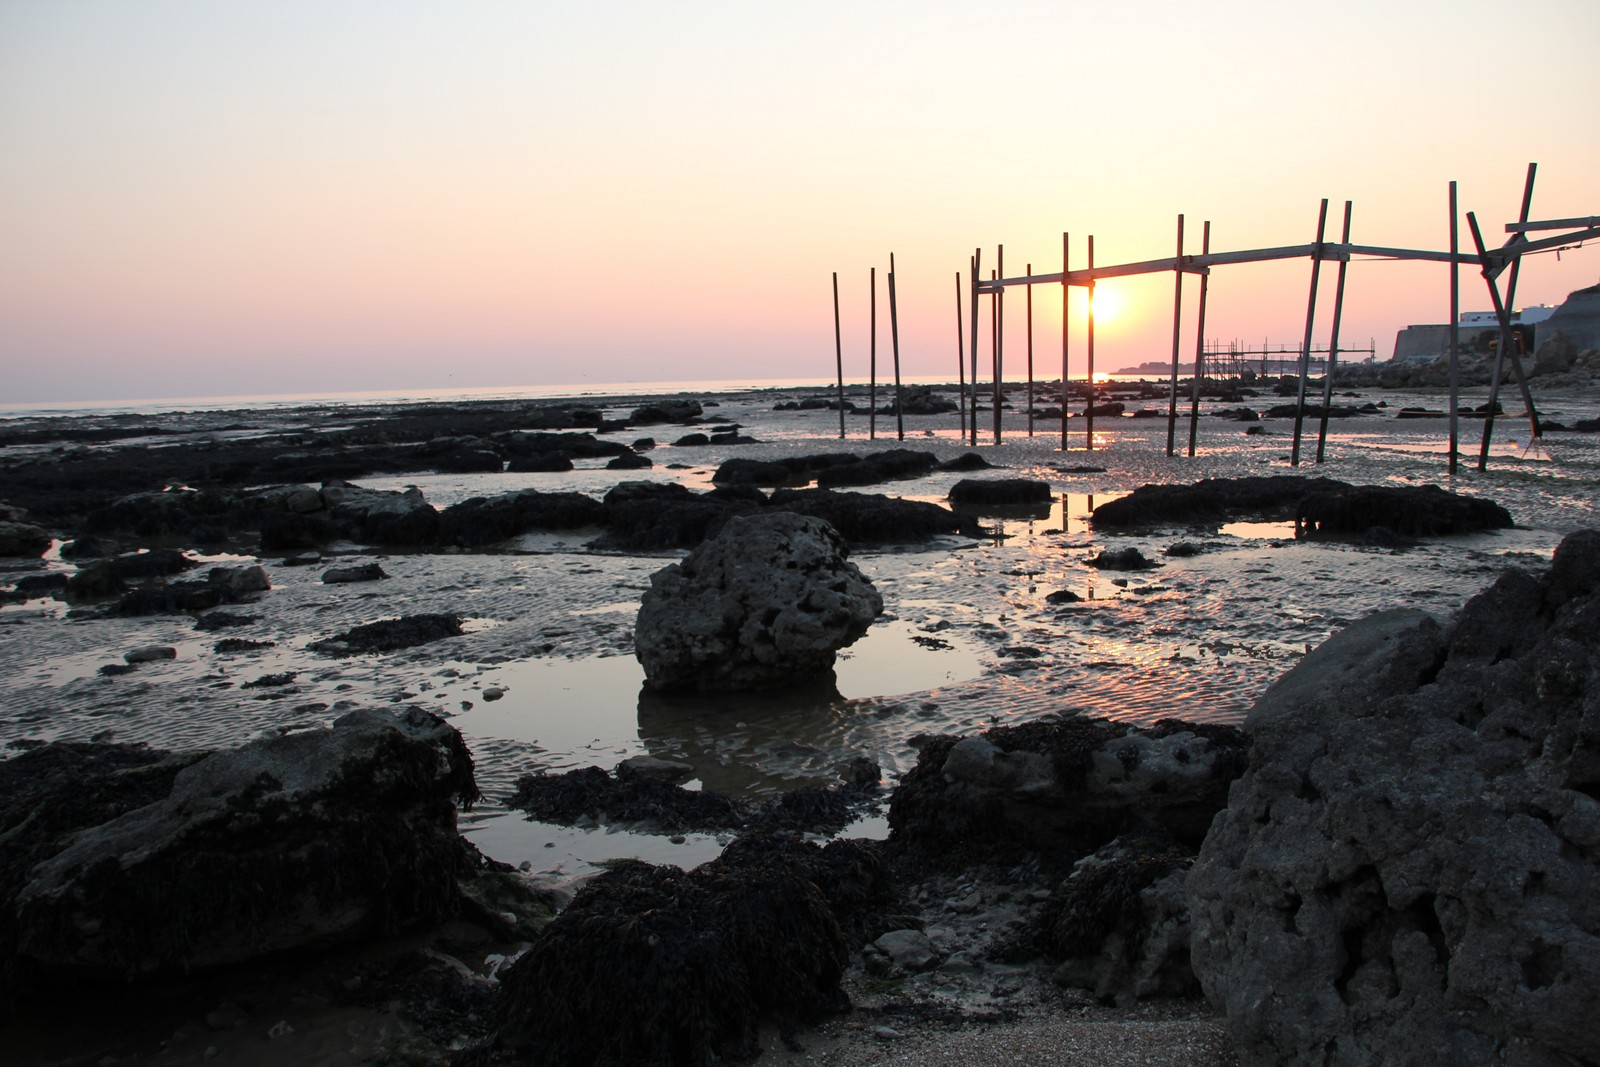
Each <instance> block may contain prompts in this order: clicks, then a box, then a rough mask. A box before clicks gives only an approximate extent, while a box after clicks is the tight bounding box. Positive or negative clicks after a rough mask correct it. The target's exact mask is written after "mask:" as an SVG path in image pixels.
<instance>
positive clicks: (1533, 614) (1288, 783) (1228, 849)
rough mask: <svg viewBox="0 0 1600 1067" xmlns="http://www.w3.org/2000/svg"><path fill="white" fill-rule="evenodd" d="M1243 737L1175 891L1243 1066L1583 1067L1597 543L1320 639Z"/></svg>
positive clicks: (1592, 958) (1593, 973)
mask: <svg viewBox="0 0 1600 1067" xmlns="http://www.w3.org/2000/svg"><path fill="white" fill-rule="evenodd" d="M1248 728H1249V730H1250V731H1251V733H1252V734H1253V740H1254V745H1253V749H1252V753H1251V760H1250V768H1249V770H1248V772H1247V773H1246V774H1245V775H1244V776H1243V777H1242V778H1241V779H1240V780H1239V781H1238V782H1237V783H1236V784H1235V785H1234V788H1233V792H1232V795H1231V799H1230V803H1229V806H1228V808H1227V810H1225V811H1224V812H1222V813H1221V814H1220V815H1219V816H1218V817H1217V819H1216V821H1215V822H1214V823H1213V825H1212V828H1211V831H1210V833H1209V835H1208V836H1207V838H1206V841H1205V844H1204V847H1203V848H1202V850H1201V854H1200V858H1199V860H1198V862H1197V863H1196V865H1195V867H1194V869H1193V870H1192V871H1191V873H1190V876H1189V882H1188V894H1189V904H1190V911H1191V919H1192V923H1193V938H1194V943H1193V950H1192V962H1193V965H1194V969H1195V972H1196V975H1197V976H1198V978H1199V979H1200V982H1201V985H1202V987H1203V988H1204V990H1205V993H1206V995H1207V997H1208V998H1209V999H1210V1000H1211V1001H1212V1002H1213V1003H1214V1004H1216V1005H1217V1006H1218V1007H1219V1008H1222V1009H1223V1010H1225V1011H1226V1012H1227V1014H1228V1018H1229V1022H1230V1025H1231V1028H1232V1032H1233V1036H1234V1039H1235V1041H1236V1042H1237V1044H1238V1047H1239V1054H1240V1058H1241V1061H1242V1062H1243V1063H1245V1064H1269V1063H1270V1064H1278V1063H1317V1064H1322V1065H1327V1067H1336V1065H1343V1064H1371V1063H1385V1064H1401V1065H1404V1064H1418V1065H1421V1064H1437V1063H1516V1064H1524V1065H1529V1067H1535V1065H1545V1064H1549V1065H1555V1064H1573V1063H1583V1062H1591V1061H1592V1060H1593V1056H1594V1051H1595V1049H1596V1048H1600V1015H1597V1014H1596V1013H1595V1011H1594V991H1595V990H1596V989H1600V801H1597V799H1596V798H1597V797H1600V532H1595V531H1584V532H1580V533H1576V534H1573V535H1571V536H1569V537H1568V538H1567V539H1566V540H1565V541H1563V542H1562V544H1561V546H1560V548H1559V549H1557V551H1556V555H1555V559H1554V561H1553V563H1552V565H1551V567H1550V569H1549V571H1548V572H1547V573H1545V574H1544V575H1543V576H1540V577H1534V576H1532V575H1529V574H1525V573H1522V572H1519V571H1514V570H1513V571H1508V572H1506V573H1505V574H1504V575H1503V576H1502V577H1501V578H1500V579H1499V580H1498V581H1496V582H1495V584H1494V585H1493V586H1491V587H1490V588H1489V589H1488V590H1487V591H1485V592H1484V593H1482V594H1480V595H1478V596H1477V597H1475V598H1473V599H1472V600H1471V601H1470V602H1469V603H1468V604H1467V606H1466V607H1465V608H1464V609H1463V611H1462V614H1461V616H1460V617H1459V619H1458V620H1456V622H1455V623H1454V625H1453V626H1451V627H1449V628H1448V629H1441V628H1440V627H1438V626H1437V625H1435V624H1434V623H1433V622H1432V621H1431V620H1427V619H1425V618H1411V619H1407V618H1406V617H1404V616H1395V615H1392V616H1389V617H1387V618H1385V619H1380V620H1377V621H1375V622H1371V623H1368V624H1365V625H1363V626H1361V627H1360V628H1359V629H1358V630H1356V631H1355V632H1353V633H1352V632H1347V633H1346V634H1342V635H1340V636H1339V637H1336V638H1334V639H1333V640H1331V641H1330V642H1329V643H1328V644H1327V645H1326V646H1324V648H1323V649H1320V650H1318V652H1317V653H1313V655H1312V656H1310V657H1308V658H1307V660H1306V661H1305V662H1304V663H1303V664H1302V665H1300V666H1299V667H1297V668H1296V669H1295V670H1294V671H1292V672H1291V673H1290V674H1289V675H1287V676H1286V677H1285V678H1284V679H1283V680H1282V681H1281V682H1280V683H1279V684H1278V685H1277V686H1274V688H1273V690H1271V691H1269V693H1268V694H1267V697H1266V698H1264V700H1263V702H1262V704H1260V705H1258V706H1257V707H1256V709H1255V710H1254V711H1253V712H1252V714H1251V717H1250V719H1249V720H1248Z"/></svg>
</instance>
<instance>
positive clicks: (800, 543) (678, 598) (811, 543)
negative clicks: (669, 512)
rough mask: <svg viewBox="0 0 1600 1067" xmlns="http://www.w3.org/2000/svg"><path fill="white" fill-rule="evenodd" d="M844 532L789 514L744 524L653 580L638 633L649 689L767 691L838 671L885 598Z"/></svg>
mask: <svg viewBox="0 0 1600 1067" xmlns="http://www.w3.org/2000/svg"><path fill="white" fill-rule="evenodd" d="M849 554H850V552H849V548H848V547H847V546H846V544H845V541H844V538H843V537H841V536H839V533H838V531H836V530H834V529H833V527H831V526H829V525H828V524H827V523H825V522H823V521H822V520H820V519H814V518H810V517H808V516H803V515H791V514H785V513H770V512H769V513H764V514H755V515H747V516H738V517H735V518H731V519H729V520H728V522H727V524H726V525H725V526H723V527H722V531H721V532H720V533H719V534H718V535H717V536H716V537H714V538H712V539H711V540H709V541H707V542H705V543H704V544H703V545H701V546H700V547H699V548H697V549H695V550H694V551H693V552H691V553H690V554H689V556H688V557H687V558H686V559H685V560H684V561H683V562H682V563H674V564H672V565H671V566H669V567H666V568H664V569H663V570H660V571H657V572H656V573H655V574H654V575H652V576H651V578H650V588H649V589H647V590H646V591H645V594H644V597H643V599H642V601H641V603H640V606H639V617H638V620H637V622H636V623H635V626H634V651H635V655H637V656H638V659H639V662H640V663H641V664H643V665H644V671H645V681H646V683H647V684H648V685H650V686H652V687H654V688H656V689H660V690H675V689H701V690H734V689H762V688H773V687H777V686H782V685H788V684H791V683H794V682H796V681H799V680H803V679H811V678H815V677H817V676H819V675H823V674H825V673H827V672H828V671H831V670H832V669H833V663H834V656H835V654H836V653H837V652H838V650H839V649H841V648H844V647H845V646H846V645H849V644H851V643H852V642H854V641H855V640H856V639H857V638H859V637H861V636H862V635H863V634H865V633H866V632H867V628H868V627H870V626H871V625H872V620H873V619H875V618H877V617H878V613H879V612H881V611H882V610H883V597H881V596H880V595H879V594H878V591H877V590H876V589H874V588H873V587H872V583H871V582H870V581H868V580H867V578H866V576H865V575H863V574H862V573H861V571H860V570H859V569H858V568H857V567H856V565H855V564H853V563H851V562H849V559H848V557H849Z"/></svg>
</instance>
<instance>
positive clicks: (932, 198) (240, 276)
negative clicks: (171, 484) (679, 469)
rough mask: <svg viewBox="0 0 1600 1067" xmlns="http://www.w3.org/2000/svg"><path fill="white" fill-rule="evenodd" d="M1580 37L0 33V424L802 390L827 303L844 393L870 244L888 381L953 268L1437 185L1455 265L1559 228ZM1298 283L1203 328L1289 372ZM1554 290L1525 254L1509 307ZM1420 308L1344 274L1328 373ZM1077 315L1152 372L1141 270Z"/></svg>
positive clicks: (1379, 216)
mask: <svg viewBox="0 0 1600 1067" xmlns="http://www.w3.org/2000/svg"><path fill="white" fill-rule="evenodd" d="M1596 40H1600V4H1596V3H1595V2H1594V0H1527V2H1524V3H1522V4H1520V5H1516V6H1511V5H1507V4H1505V3H1503V2H1501V3H1492V4H1491V3H1487V2H1479V0H1450V2H1435V0H1421V2H1416V0H1404V2H1398V3H1397V2H1395V0H1382V2H1374V0H1348V2H1344V3H1339V4H1328V5H1321V6H1310V5H1303V4H1285V3H1283V2H1282V0H1273V2H1270V3H1269V2H1248V3H1240V2H1229V0H1221V2H1217V3H1209V4H1206V3H1194V2H1192V0H1185V2H1172V3H1169V2H1164V0H1163V2H1151V0H1144V2H1140V0H1128V2H1124V3H1120V4H1093V5H1090V4H1074V3H1063V2H1061V0H1053V2H1049V3H1027V2H1016V0H1013V2H1010V3H1005V4H992V5H982V4H976V5H975V4H971V3H937V2H926V0H924V2H919V3H871V2H862V0H856V2H852V3H831V2H811V3H806V4H785V5H777V4H762V3H749V2H740V3H705V2H692V0H680V2H674V3H639V2H632V3H614V2H613V3H608V2H589V3H582V4H554V3H544V2H534V0H515V2H513V0H505V2H485V0H462V2H456V3H441V2H422V0H383V2H378V0H371V2H365V3H358V2H353V0H275V2H271V3H268V2H259V0H253V2H245V0H140V2H138V3H128V2H126V0H0V368H3V371H4V373H3V375H0V381H3V383H4V385H3V387H0V403H6V402H9V403H18V402H29V401H70V400H93V399H112V398H138V397H155V396H160V397H177V396H214V395H243V394H260V393H307V392H316V393H325V392H332V391H344V390H380V389H381V390H387V389H433V388H471V387H516V386H525V385H548V384H556V383H571V384H578V385H582V384H585V383H614V382H649V381H660V380H702V379H727V378H737V379H746V380H757V379H769V378H793V377H824V376H829V375H831V374H832V373H833V364H834V336H833V312H832V302H831V289H830V285H831V274H832V272H834V271H838V272H839V275H840V287H841V299H842V301H843V304H844V315H845V325H844V357H845V369H846V374H847V376H848V377H850V378H852V379H857V380H864V379H865V377H866V375H867V350H868V322H867V305H868V295H869V294H868V271H869V269H870V268H872V267H876V268H877V269H878V281H879V291H878V310H879V335H878V351H879V359H880V372H879V373H880V377H882V376H884V375H885V374H886V373H888V372H887V367H888V360H889V329H888V297H887V291H886V288H885V287H884V279H885V274H886V272H887V269H888V265H889V255H890V253H891V252H892V253H894V255H895V260H896V266H897V279H896V284H897V290H898V300H899V311H900V348H901V364H902V369H903V370H904V372H905V373H906V374H908V375H931V374H946V375H949V376H950V377H952V378H953V377H954V373H955V363H956V354H955V341H956V337H955V335H956V325H955V306H954V302H955V277H956V274H957V273H958V272H962V271H964V270H965V268H966V264H967V261H968V257H969V256H970V255H971V254H972V251H973V249H974V248H975V247H978V246H982V248H983V249H984V258H985V274H987V268H988V267H989V266H991V265H992V264H993V257H994V251H995V247H996V245H997V244H1003V245H1004V246H1005V263H1006V268H1007V270H1006V273H1007V274H1020V273H1022V271H1023V268H1024V266H1025V265H1026V264H1027V263H1029V262H1031V263H1032V264H1033V265H1034V267H1035V270H1036V271H1038V272H1041V273H1042V272H1046V271H1058V270H1060V268H1061V234H1062V232H1063V231H1070V233H1071V235H1072V246H1073V258H1074V264H1073V265H1074V266H1082V265H1083V264H1084V259H1083V253H1084V249H1085V244H1086V238H1087V237H1088V236H1089V235H1090V234H1094V235H1095V239H1096V241H1095V243H1096V261H1097V262H1098V263H1101V264H1109V263H1116V262H1122V261H1127V260H1139V259H1147V258H1157V257H1162V256H1168V255H1171V254H1172V253H1173V252H1174V251H1175V249H1174V241H1175V232H1174V231H1175V225H1176V216H1177V214H1178V213H1179V212H1183V213H1185V214H1186V216H1187V230H1188V234H1189V236H1188V240H1187V249H1186V250H1188V251H1192V252H1197V251H1198V250H1199V240H1200V228H1201V224H1202V222H1203V221H1204V220H1207V219H1209V220H1211V222H1212V248H1213V250H1231V249H1243V248H1252V247H1260V246H1272V245H1285V244H1299V243H1303V242H1308V241H1310V240H1311V239H1312V237H1313V233H1314V229H1315V225H1316V217H1317V206H1318V201H1319V200H1320V198H1322V197H1328V198H1329V199H1330V200H1331V201H1332V203H1331V205H1330V208H1329V214H1330V220H1329V238H1330V239H1334V238H1336V237H1337V228H1338V219H1339V213H1340V211H1341V210H1342V205H1343V202H1344V201H1345V200H1346V199H1349V200H1353V201H1354V203H1355V208H1354V239H1355V240H1356V241H1358V242H1362V243H1371V244H1380V245H1391V246H1402V247H1415V248H1432V249H1442V248H1444V247H1446V244H1447V241H1448V229H1447V227H1448V214H1447V210H1446V190H1447V186H1448V183H1449V182H1450V181H1451V180H1452V179H1454V180H1457V181H1458V182H1459V183H1460V190H1461V205H1462V210H1463V211H1466V210H1474V211H1476V212H1477V213H1478V217H1479V221H1480V224H1482V225H1483V226H1484V229H1485V236H1486V239H1487V240H1488V241H1489V242H1490V243H1491V244H1493V245H1498V244H1500V243H1501V242H1502V241H1503V240H1504V239H1505V232H1504V224H1505V222H1507V221H1509V220H1511V219H1513V218H1514V217H1515V215H1516V212H1517V208H1518V201H1519V198H1520V195H1521V188H1522V182H1523V177H1524V173H1525V170H1526V167H1527V164H1528V163H1529V162H1530V161H1536V162H1537V163H1538V164H1539V173H1538V183H1537V185H1536V188H1535V194H1534V200H1533V217H1534V218H1536V219H1538V218H1561V217H1569V216H1580V215H1581V216H1587V215H1592V214H1600V119H1597V112H1596V107H1597V101H1600V63H1597V62H1596V61H1595V57H1594V54H1593V48H1594V42H1595V41H1596ZM1463 241H1464V242H1468V241H1469V238H1467V237H1466V235H1465V230H1464V228H1463ZM1309 271H1310V267H1309V263H1308V262H1306V261H1296V262H1286V263H1279V264H1274V265H1268V266H1251V267H1232V268H1219V269H1218V271H1217V272H1216V273H1215V274H1214V275H1213V276H1212V280H1211V302H1210V308H1209V313H1208V328H1207V331H1206V333H1207V335H1208V336H1210V337H1213V338H1217V339H1219V340H1221V341H1223V342H1226V341H1227V340H1229V339H1232V338H1240V339H1243V340H1246V341H1249V342H1251V343H1257V342H1260V341H1261V340H1269V341H1271V342H1273V343H1279V342H1283V343H1297V342H1298V341H1299V339H1300V335H1301V333H1302V331H1303V329H1304V319H1305V303H1306V291H1307V285H1308V280H1309ZM1597 281H1600V251H1596V248H1595V246H1594V245H1590V246H1588V247H1586V248H1584V249H1581V250H1577V251H1570V252H1564V253H1562V255H1561V257H1560V259H1559V261H1558V259H1557V257H1556V256H1555V255H1553V254H1550V255H1541V256H1537V257H1533V258H1532V259H1531V260H1530V261H1529V262H1528V263H1527V264H1526V265H1525V267H1524V270H1523V275H1522V282H1521V287H1520V289H1519V292H1518V298H1517V303H1518V304H1519V305H1526V304H1534V303H1541V302H1548V303H1559V302H1560V301H1561V300H1562V299H1563V298H1564V297H1565V295H1566V294H1567V293H1568V292H1570V291H1571V290H1574V289H1578V288H1582V287H1584V286H1588V285H1593V284H1595V283H1596V282H1597ZM1447 285H1448V282H1447V269H1446V268H1445V267H1443V266H1439V265H1427V266H1423V265H1396V264H1382V263H1373V264H1360V263H1358V264H1355V265H1353V266H1352V268H1351V271H1350V276H1349V282H1348V289H1347V294H1346V306H1345V316H1344V326H1343V330H1342V340H1343V341H1344V343H1346V344H1347V345H1361V346H1365V345H1366V344H1367V343H1368V341H1369V340H1372V341H1374V342H1375V343H1376V347H1377V350H1378V356H1379V358H1380V359H1384V358H1387V357H1388V355H1389V354H1390V352H1391V351H1392V348H1393V344H1394V335H1395V331H1396V330H1397V329H1398V328H1400V327H1401V326H1403V325H1405V324H1406V323H1408V322H1443V321H1445V319H1446V316H1447V313H1448V303H1447V299H1448V289H1447ZM1117 288H1118V289H1119V292H1120V295H1121V297H1122V305H1123V306H1122V309H1121V311H1120V313H1118V314H1117V315H1115V316H1111V317H1108V318H1106V319H1105V320H1103V321H1102V322H1101V323H1100V325H1099V328H1098V332H1097V340H1098V353H1097V365H1098V367H1100V368H1101V369H1110V368H1114V367H1115V366H1119V365H1122V364H1129V363H1137V362H1140V361H1142V360H1147V359H1166V358H1168V356H1169V355H1170V349H1171V332H1172V322H1171V298H1172V280H1171V277H1170V275H1166V276H1159V277H1155V278H1152V279H1149V280H1147V281H1144V282H1141V283H1125V284H1123V285H1120V286H1118V287H1117ZM1321 288H1322V293H1323V298H1324V299H1323V308H1324V310H1323V311H1322V312H1321V313H1320V314H1319V319H1320V324H1319V326H1318V328H1317V330H1316V336H1317V343H1319V344H1324V343H1326V339H1327V328H1328V322H1329V318H1330V317H1331V306H1332V303H1331V301H1332V293H1333V271H1332V269H1331V265H1330V267H1328V268H1325V270H1324V272H1323V284H1322V286H1321ZM1463 293H1464V297H1463V308H1464V309H1465V310H1474V309H1478V308H1484V309H1487V308H1488V307H1489V301H1488V298H1487V292H1486V290H1485V288H1484V285H1483V282H1482V280H1481V279H1480V278H1479V277H1478V275H1477V273H1476V272H1475V271H1471V270H1468V271H1464V272H1463ZM1197 294H1198V287H1197V283H1191V287H1190V288H1189V289H1188V290H1186V293H1185V317H1186V324H1185V326H1184V331H1183V332H1184V348H1185V356H1184V358H1185V359H1188V358H1190V350H1191V349H1192V346H1193V332H1194V327H1193V325H1192V323H1193V314H1194V307H1195V303H1196V297H1197ZM963 302H965V296H963ZM1035 304H1036V308H1035V320H1036V322H1035V345H1036V360H1037V361H1038V362H1039V363H1040V364H1041V365H1042V369H1041V377H1043V376H1048V375H1053V374H1054V373H1056V372H1057V371H1058V370H1059V360H1060V349H1059V345H1060V290H1059V287H1051V288H1050V289H1049V290H1038V291H1036V293H1035ZM1022 305H1023V300H1022V297H1021V294H1020V292H1018V293H1017V295H1016V298H1015V299H1013V300H1010V301H1008V306H1007V314H1008V335H1007V342H1006V348H1007V354H1008V357H1010V358H1009V359H1008V371H1011V372H1012V373H1013V375H1014V374H1020V373H1021V370H1022V362H1021V361H1022V358H1023V351H1024V345H1025V339H1024V335H1023V321H1022ZM1075 314H1076V313H1075ZM1080 323H1081V319H1080ZM985 329H986V327H985ZM985 336H986V335H985ZM1073 346H1074V356H1073V358H1074V373H1075V374H1079V373H1081V357H1082V351H1083V348H1082V339H1081V333H1075V336H1074V338H1073ZM985 358H987V357H985Z"/></svg>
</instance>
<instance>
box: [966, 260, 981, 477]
mask: <svg viewBox="0 0 1600 1067" xmlns="http://www.w3.org/2000/svg"><path fill="white" fill-rule="evenodd" d="M982 266H983V249H982V248H976V249H973V252H972V300H971V302H970V303H971V307H972V322H971V324H970V328H971V331H972V332H971V339H972V344H971V345H970V346H969V347H968V348H967V352H968V358H969V359H971V360H972V377H971V378H970V379H969V380H970V381H971V382H972V415H971V417H970V418H968V419H967V430H968V432H969V433H971V434H972V447H974V448H976V447H977V446H978V272H979V270H981V269H982Z"/></svg>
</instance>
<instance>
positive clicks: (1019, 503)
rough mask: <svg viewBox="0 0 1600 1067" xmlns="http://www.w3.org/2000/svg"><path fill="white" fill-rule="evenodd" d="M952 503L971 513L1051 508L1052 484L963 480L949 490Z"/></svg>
mask: <svg viewBox="0 0 1600 1067" xmlns="http://www.w3.org/2000/svg"><path fill="white" fill-rule="evenodd" d="M950 503H951V504H953V505H955V506H956V507H958V508H966V509H968V510H971V509H974V508H985V507H1013V508H1015V507H1040V506H1042V507H1044V508H1046V509H1048V508H1049V506H1050V483H1049V482H1041V481H1037V480H1035V479H1032V478H963V479H962V480H961V481H959V482H957V483H956V484H955V485H953V486H951V487H950Z"/></svg>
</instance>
